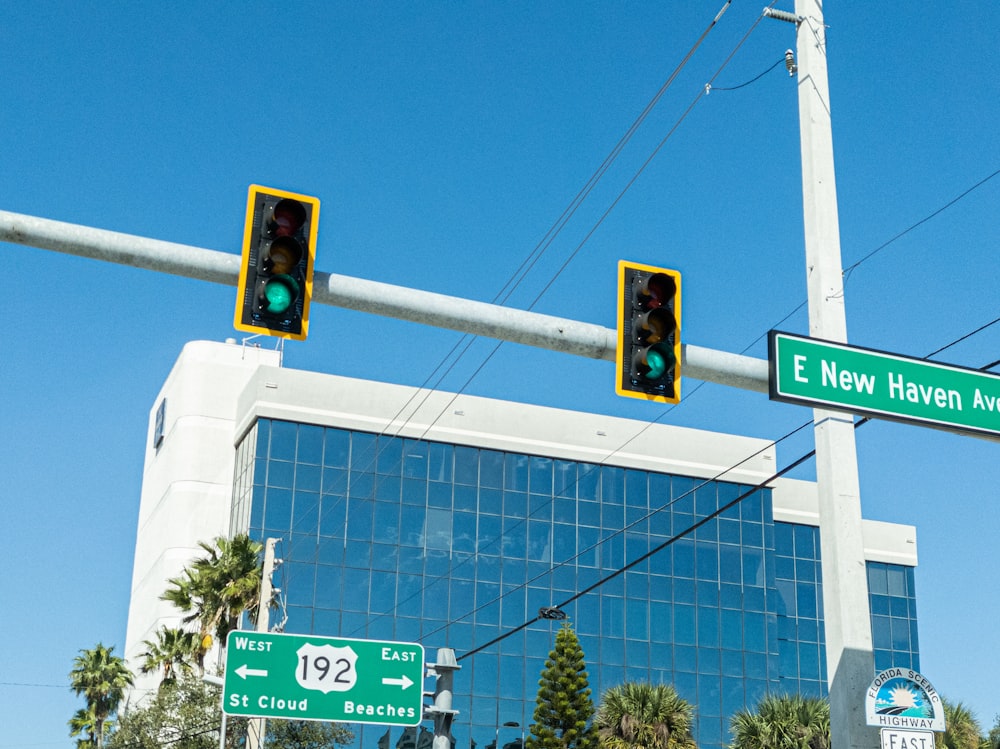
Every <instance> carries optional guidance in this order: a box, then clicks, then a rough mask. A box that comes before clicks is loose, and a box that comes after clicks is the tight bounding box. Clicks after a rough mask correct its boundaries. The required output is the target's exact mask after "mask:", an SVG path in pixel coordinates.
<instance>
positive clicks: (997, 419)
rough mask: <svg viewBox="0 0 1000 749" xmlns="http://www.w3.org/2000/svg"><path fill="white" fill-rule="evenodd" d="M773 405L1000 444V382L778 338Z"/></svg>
mask: <svg viewBox="0 0 1000 749" xmlns="http://www.w3.org/2000/svg"><path fill="white" fill-rule="evenodd" d="M768 348H769V363H770V391H771V399H772V400H777V401H783V402H786V403H797V404H801V405H806V406H813V407H814V408H830V409H835V410H841V411H849V412H851V413H857V414H864V415H869V416H876V417H881V418H886V419H893V420H896V421H905V422H911V423H914V424H923V425H926V426H933V427H937V428H940V429H949V430H953V431H958V432H968V433H972V434H977V435H988V436H993V437H997V436H1000V375H996V374H992V373H989V372H980V371H977V370H974V369H966V368H964V367H956V366H954V365H951V364H939V363H937V362H929V361H925V360H923V359H914V358H911V357H907V356H900V355H898V354H889V353H885V352H883V351H873V350H871V349H863V348H857V347H854V346H847V345H845V344H841V343H831V342H829V341H821V340H817V339H815V338H807V337H805V336H796V335H792V334H790V333H781V332H778V331H776V330H772V331H771V334H770V339H769V347H768Z"/></svg>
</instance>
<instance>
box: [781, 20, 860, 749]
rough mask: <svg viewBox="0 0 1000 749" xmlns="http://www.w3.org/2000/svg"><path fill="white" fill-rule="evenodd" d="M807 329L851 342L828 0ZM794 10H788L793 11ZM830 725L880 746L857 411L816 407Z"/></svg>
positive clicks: (812, 140) (812, 108) (812, 45)
mask: <svg viewBox="0 0 1000 749" xmlns="http://www.w3.org/2000/svg"><path fill="white" fill-rule="evenodd" d="M795 15H796V16H797V18H796V19H794V20H795V21H796V25H797V29H798V33H797V38H796V48H797V50H798V57H799V59H798V88H799V131H800V137H801V147H802V203H803V218H804V221H805V248H806V280H807V288H808V294H809V333H810V335H811V336H813V337H814V338H822V339H826V340H829V341H836V342H839V343H846V342H847V321H846V315H845V310H844V272H843V267H842V265H841V258H840V226H839V221H838V217H837V187H836V181H835V179H834V169H833V136H832V129H831V125H830V91H829V85H828V81H827V69H826V26H824V24H823V5H822V0H795ZM786 20H787V19H786ZM813 420H814V422H815V427H814V429H815V440H816V483H817V487H818V490H819V520H820V526H819V527H820V548H821V552H822V571H823V622H824V627H825V629H826V663H827V679H828V682H829V688H830V733H831V737H830V738H831V740H832V746H833V748H834V749H875V747H878V746H879V743H880V742H879V736H878V733H877V731H876V729H874V728H872V727H870V726H868V725H867V721H866V719H865V691H866V689H867V688H868V686H869V685H870V684H871V681H872V679H873V678H874V677H875V663H874V659H873V657H872V631H871V613H870V611H869V605H868V575H867V570H866V567H865V553H864V546H863V543H862V539H861V490H860V485H859V481H858V456H857V448H856V445H855V441H854V418H853V417H852V416H850V415H846V414H843V413H836V412H833V411H825V410H821V409H816V410H814V411H813Z"/></svg>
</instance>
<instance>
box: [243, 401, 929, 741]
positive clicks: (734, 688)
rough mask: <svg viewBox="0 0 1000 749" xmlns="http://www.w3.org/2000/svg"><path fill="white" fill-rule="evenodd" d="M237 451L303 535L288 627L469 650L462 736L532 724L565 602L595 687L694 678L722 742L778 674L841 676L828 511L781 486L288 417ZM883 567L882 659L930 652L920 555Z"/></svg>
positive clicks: (286, 532) (877, 603)
mask: <svg viewBox="0 0 1000 749" xmlns="http://www.w3.org/2000/svg"><path fill="white" fill-rule="evenodd" d="M236 470H237V475H236V481H235V494H234V497H235V499H234V512H233V516H232V518H233V527H232V531H233V532H237V531H249V533H250V534H251V536H252V537H254V538H256V539H259V540H263V539H264V538H279V539H281V546H280V547H279V555H280V556H281V557H282V559H283V560H284V562H283V564H282V565H281V567H280V568H279V572H278V573H277V577H276V582H275V584H276V585H277V586H278V587H279V588H280V589H281V590H282V591H283V592H284V604H285V612H284V613H285V614H286V615H287V623H286V626H285V630H286V631H288V632H296V633H314V634H322V635H334V636H338V635H339V636H343V637H354V638H363V639H375V640H397V641H402V642H419V643H421V644H423V645H424V646H425V647H426V648H428V649H430V650H431V652H433V649H434V648H437V647H449V648H453V649H454V650H455V651H456V654H457V655H458V657H459V659H460V660H459V663H460V665H461V666H462V670H461V671H459V672H458V674H457V675H456V687H455V708H456V709H458V710H459V716H458V718H457V719H456V722H455V727H454V730H453V734H454V738H455V741H456V746H459V747H471V746H473V745H475V746H480V747H484V746H486V745H487V744H490V743H491V742H493V741H495V740H497V739H498V738H499V741H500V743H501V745H503V744H509V743H512V742H517V741H519V740H520V738H521V730H522V727H523V728H524V730H525V732H526V731H527V727H528V726H529V725H530V723H531V721H532V713H533V710H534V699H535V693H536V691H537V682H538V677H539V674H540V673H541V670H542V668H543V664H544V660H545V658H546V656H547V654H548V652H549V650H550V649H551V648H552V646H553V643H554V633H555V630H556V628H558V626H560V624H559V622H558V621H556V622H553V621H550V620H545V619H541V620H538V621H536V622H535V623H533V624H531V625H529V626H528V627H526V628H522V625H524V623H525V622H527V621H529V620H532V619H534V618H535V617H537V616H538V613H539V610H540V609H542V608H545V607H558V608H559V609H560V610H561V611H563V612H565V613H566V615H567V617H568V619H569V621H570V622H571V624H572V626H573V627H574V629H575V631H576V633H577V635H578V637H579V640H580V643H581V645H582V647H583V649H584V653H585V655H586V660H587V664H588V669H589V675H590V684H591V687H592V688H593V690H594V696H595V702H596V701H597V697H598V695H599V694H600V693H601V692H602V691H603V690H604V689H606V688H607V687H610V686H613V685H615V684H620V683H621V682H623V681H625V680H634V681H652V682H654V683H658V682H666V683H670V684H673V685H674V686H675V687H676V688H677V690H678V691H679V693H680V694H681V696H683V697H684V698H685V699H687V700H688V701H689V702H690V703H691V704H692V705H694V706H695V708H696V738H697V741H698V744H699V746H702V747H711V746H722V745H723V744H725V743H726V742H727V741H728V736H727V726H728V719H729V717H730V716H731V715H732V714H733V713H734V712H735V711H737V710H740V709H742V708H744V707H745V706H752V705H754V704H755V703H756V702H757V700H758V699H759V698H760V697H762V696H764V695H765V694H768V693H780V692H798V693H802V694H806V695H822V694H824V693H825V683H826V673H825V663H824V654H823V647H822V642H823V622H822V595H821V590H820V585H821V575H820V562H819V538H818V536H819V534H818V528H816V527H813V526H809V525H799V524H789V523H781V522H778V523H776V522H774V520H773V514H772V502H771V492H770V491H769V490H756V491H755V490H753V487H752V486H748V485H742V484H737V483H728V482H722V481H713V480H707V479H697V478H691V477H685V476H678V475H669V474H665V473H659V472H653V471H647V470H637V469H628V468H623V467H619V466H609V465H600V464H597V463H586V462H580V461H573V460H559V459H553V458H550V457H546V456H542V455H526V454H522V453H515V452H507V451H503V450H495V449H485V448H477V447H472V446H466V445H455V444H447V443H439V442H429V441H423V440H418V439H404V438H400V437H393V436H386V435H377V434H372V433H369V432H363V431H357V430H349V429H340V428H332V427H322V426H315V425H309V424H301V423H294V422H288V421H281V420H273V419H259V420H258V421H256V423H255V425H254V426H253V428H252V429H251V430H250V431H249V432H248V433H247V435H246V436H245V438H244V439H243V440H242V442H241V443H240V444H239V447H238V450H237V458H236ZM727 506H728V509H723V511H722V512H721V513H718V511H719V510H720V509H722V508H725V507H727ZM716 513H718V515H717V517H714V515H716ZM692 528H694V529H695V530H693V531H692V530H691V529H692ZM623 568H624V569H625V571H624V572H621V570H623ZM868 573H869V588H870V599H871V604H872V618H873V633H874V640H875V647H876V648H877V652H876V668H877V669H881V668H885V667H887V666H889V665H895V666H906V667H912V668H917V669H918V668H919V662H918V651H917V637H916V634H917V633H916V612H915V604H914V592H913V568H912V567H907V566H903V565H898V564H887V563H878V562H869V566H868ZM490 643H492V644H490ZM473 651H474V653H473V654H472V655H471V656H469V657H463V654H465V653H470V652H473ZM431 657H432V656H431ZM394 733H395V737H390V739H391V741H392V742H397V741H399V739H400V738H403V741H404V743H405V737H402V733H403V731H402V729H395V731H394ZM384 735H385V728H383V727H378V726H376V727H368V728H364V729H363V730H359V731H358V736H357V740H358V743H359V745H362V746H372V747H374V746H376V745H377V743H378V739H379V738H381V737H384ZM472 742H474V744H473V743H472ZM418 743H419V742H418Z"/></svg>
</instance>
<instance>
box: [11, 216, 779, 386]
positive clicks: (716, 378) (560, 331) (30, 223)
mask: <svg viewBox="0 0 1000 749" xmlns="http://www.w3.org/2000/svg"><path fill="white" fill-rule="evenodd" d="M0 241H3V242H11V243H14V244H21V245H26V246H29V247H38V248H40V249H43V250H54V251H56V252H64V253H66V254H69V255H77V256H79V257H89V258H93V259H95V260H104V261H107V262H112V263H119V264H121V265H129V266H132V267H135V268H145V269H147V270H153V271H157V272H159V273H170V274H172V275H175V276H185V277H187V278H194V279H198V280H200V281H212V282H213V283H221V284H226V285H228V286H236V284H237V282H238V280H239V273H240V256H239V255H233V254H230V253H227V252H219V251H218V250H209V249H205V248H202V247H191V246H189V245H182V244H175V243H173V242H163V241H161V240H158V239H148V238H146V237H137V236H134V235H130V234H122V233H119V232H114V231H106V230H104V229H94V228H91V227H89V226H80V225H77V224H68V223H64V222H62V221H52V220H50V219H44V218H38V217H35V216H25V215H23V214H20V213H11V212H9V211H0ZM608 277H609V278H613V277H614V269H613V268H610V267H609V268H608ZM312 301H313V302H316V303H319V304H328V305H331V306H334V307H345V308H347V309H353V310H358V311H359V312H371V313H373V314H376V315H383V316H386V317H395V318H398V319H400V320H409V321H411V322H418V323H423V324H425V325H434V326H437V327H440V328H448V329H449V330H458V331H461V332H463V333H471V334H472V335H479V336H486V337H487V338H495V339H498V340H503V341H511V342H513V343H522V344H525V345H528V346H536V347H539V348H545V349H549V350H552V351H562V352H564V353H567V354H575V355H577V356H586V357H588V358H591V359H604V360H606V361H610V362H613V361H614V360H615V346H616V342H617V332H616V331H615V330H614V329H612V328H605V327H602V326H600V325H591V324H589V323H582V322H577V321H575V320H567V319H564V318H561V317H552V316H551V315H540V314H538V313H535V312H525V311H524V310H518V309H512V308H510V307H502V306H500V305H496V304H486V303H484V302H474V301H470V300H468V299H460V298H458V297H452V296H445V295H444V294H435V293H432V292H429V291H419V290H417V289H408V288H406V287H403V286H391V285H389V284H385V283H380V282H378V281H366V280H364V279H361V278H351V277H350V276H340V275H336V274H334V273H322V272H320V271H316V273H315V277H314V281H313V299H312ZM610 302H611V300H610V299H609V309H612V306H611V304H610ZM234 303H235V301H234ZM681 354H682V358H681V361H682V365H683V367H684V370H683V374H684V376H685V377H690V378H692V379H695V380H704V381H705V382H714V383H717V384H720V385H729V386H731V387H737V388H742V389H744V390H753V391H756V392H758V393H766V392H767V391H768V388H767V378H768V374H767V360H765V359H754V358H751V357H748V356H740V355H738V354H729V353H726V352H724V351H713V350H712V349H706V348H701V347H699V346H692V345H690V344H685V345H683V346H682V348H681Z"/></svg>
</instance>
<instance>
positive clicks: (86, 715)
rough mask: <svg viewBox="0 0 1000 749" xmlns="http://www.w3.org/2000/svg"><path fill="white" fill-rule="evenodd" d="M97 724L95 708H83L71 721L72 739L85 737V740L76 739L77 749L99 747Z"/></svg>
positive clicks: (70, 732) (70, 731)
mask: <svg viewBox="0 0 1000 749" xmlns="http://www.w3.org/2000/svg"><path fill="white" fill-rule="evenodd" d="M96 723H97V717H96V716H95V715H94V711H93V708H90V707H81V708H80V709H79V710H77V711H76V712H75V713H74V714H73V717H72V718H70V719H69V735H70V738H76V737H77V736H83V738H80V739H76V749H90V747H94V746H97V727H96Z"/></svg>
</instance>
